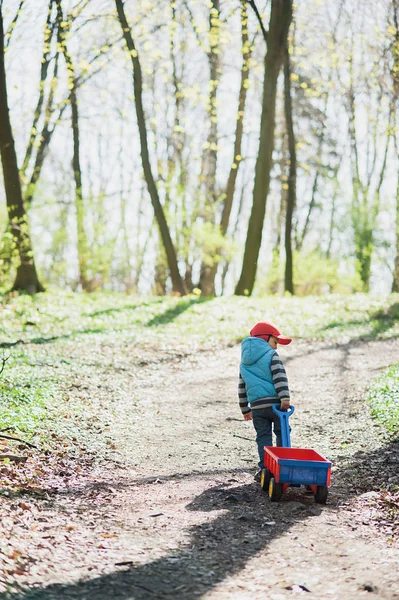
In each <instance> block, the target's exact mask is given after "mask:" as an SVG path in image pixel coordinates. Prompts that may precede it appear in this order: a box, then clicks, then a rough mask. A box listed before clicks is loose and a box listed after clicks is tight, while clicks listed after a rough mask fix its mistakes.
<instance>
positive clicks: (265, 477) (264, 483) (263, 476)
mask: <svg viewBox="0 0 399 600" xmlns="http://www.w3.org/2000/svg"><path fill="white" fill-rule="evenodd" d="M270 477H271V473H270V471H269V469H262V471H261V473H260V487H261V488H262V490H263V491H264V492H266V491H267V490H268V489H269V482H270Z"/></svg>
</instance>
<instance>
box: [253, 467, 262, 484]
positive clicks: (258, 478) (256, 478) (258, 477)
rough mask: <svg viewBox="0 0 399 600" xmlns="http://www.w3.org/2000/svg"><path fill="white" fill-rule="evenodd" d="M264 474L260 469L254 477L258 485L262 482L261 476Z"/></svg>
mask: <svg viewBox="0 0 399 600" xmlns="http://www.w3.org/2000/svg"><path fill="white" fill-rule="evenodd" d="M261 474H262V469H258V470H257V471H256V473H255V475H254V479H255V481H257V482H258V483H259V482H260V476H261Z"/></svg>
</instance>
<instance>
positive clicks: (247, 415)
mask: <svg viewBox="0 0 399 600" xmlns="http://www.w3.org/2000/svg"><path fill="white" fill-rule="evenodd" d="M244 421H252V413H247V414H246V415H244Z"/></svg>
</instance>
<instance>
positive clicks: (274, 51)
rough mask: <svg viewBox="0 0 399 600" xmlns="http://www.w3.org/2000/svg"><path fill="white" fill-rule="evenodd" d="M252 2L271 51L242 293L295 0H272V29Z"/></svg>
mask: <svg viewBox="0 0 399 600" xmlns="http://www.w3.org/2000/svg"><path fill="white" fill-rule="evenodd" d="M250 5H251V6H252V7H253V9H254V10H255V12H256V14H257V16H258V18H259V23H260V26H261V29H262V33H263V37H264V39H265V42H266V44H267V51H266V55H265V61H264V80H263V99H262V115H261V123H260V136H259V149H258V155H257V159H256V166H255V181H254V190H253V199H252V210H251V215H250V218H249V224H248V231H247V238H246V242H245V250H244V258H243V262H242V269H241V275H240V278H239V281H238V283H237V286H236V289H235V293H236V294H237V295H241V296H242V295H251V294H252V291H253V288H254V285H255V278H256V271H257V263H258V257H259V251H260V246H261V243H262V231H263V223H264V218H265V212H266V201H267V196H268V193H269V186H270V174H271V169H272V154H273V147H274V128H275V112H276V94H277V80H278V76H279V73H280V69H281V65H282V63H283V58H284V49H285V47H286V43H287V35H288V30H289V27H290V24H291V20H292V0H272V3H271V10H270V20H269V29H268V31H266V30H265V28H264V26H263V23H262V20H261V18H260V15H259V12H258V10H257V7H256V5H255V2H254V1H251V2H250Z"/></svg>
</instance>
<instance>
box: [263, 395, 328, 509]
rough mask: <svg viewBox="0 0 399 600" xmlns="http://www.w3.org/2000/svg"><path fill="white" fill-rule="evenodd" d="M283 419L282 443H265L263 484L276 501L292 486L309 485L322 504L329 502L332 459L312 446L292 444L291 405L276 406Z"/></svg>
mask: <svg viewBox="0 0 399 600" xmlns="http://www.w3.org/2000/svg"><path fill="white" fill-rule="evenodd" d="M273 410H274V412H275V413H276V414H277V415H278V416H279V418H280V421H281V438H282V444H283V445H282V446H281V447H275V446H265V455H264V465H265V468H264V469H262V471H261V478H260V485H261V487H262V489H263V490H264V491H268V492H269V497H270V500H272V502H278V501H279V500H280V498H281V495H282V494H283V492H285V491H286V489H287V488H289V487H301V486H302V485H303V486H305V487H306V489H307V490H309V491H310V490H311V491H312V492H313V494H314V497H315V501H316V502H317V503H318V504H325V503H326V502H327V496H328V486H329V485H330V479H331V462H330V461H329V460H326V459H325V458H324V457H323V456H321V454H319V453H318V452H316V450H313V449H312V448H291V439H290V428H289V425H288V419H289V417H290V416H291V415H292V413H293V412H294V410H295V409H294V407H293V406H291V407H290V408H289V409H288V410H287V411H284V412H283V411H280V410H278V409H277V408H276V407H275V406H273Z"/></svg>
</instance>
